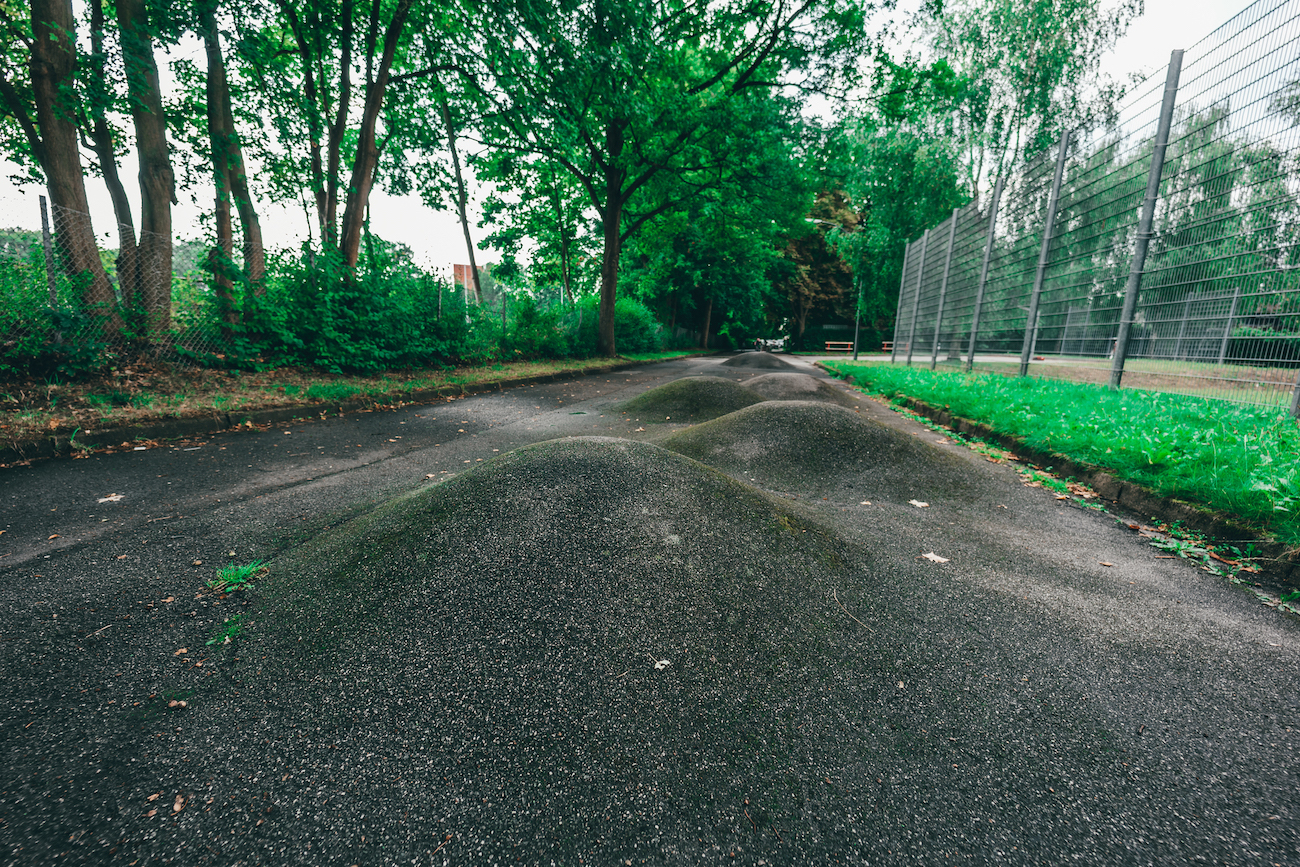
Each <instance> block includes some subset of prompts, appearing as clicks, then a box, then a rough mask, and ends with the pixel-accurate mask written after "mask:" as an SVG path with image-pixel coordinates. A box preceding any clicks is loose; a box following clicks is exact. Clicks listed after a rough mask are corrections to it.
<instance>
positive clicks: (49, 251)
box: [40, 196, 59, 307]
mask: <svg viewBox="0 0 1300 867" xmlns="http://www.w3.org/2000/svg"><path fill="white" fill-rule="evenodd" d="M40 199H41V240H42V241H44V243H45V282H46V283H47V284H49V287H50V306H51V307H55V306H57V305H58V303H59V292H58V289H57V288H56V282H55V276H54V247H53V245H52V244H51V243H50V212H49V210H48V209H47V207H46V204H45V197H44V196H41V197H40Z"/></svg>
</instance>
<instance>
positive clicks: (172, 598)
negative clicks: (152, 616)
mask: <svg viewBox="0 0 1300 867" xmlns="http://www.w3.org/2000/svg"><path fill="white" fill-rule="evenodd" d="M175 601H176V597H175V596H168V597H167V598H166V599H164V600H163V602H175Z"/></svg>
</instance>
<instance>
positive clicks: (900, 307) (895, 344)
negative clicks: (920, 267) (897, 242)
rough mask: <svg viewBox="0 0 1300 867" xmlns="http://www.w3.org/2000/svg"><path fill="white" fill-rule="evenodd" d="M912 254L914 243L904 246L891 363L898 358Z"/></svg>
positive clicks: (891, 344) (891, 345) (890, 349)
mask: <svg viewBox="0 0 1300 867" xmlns="http://www.w3.org/2000/svg"><path fill="white" fill-rule="evenodd" d="M910 252H912V242H911V241H908V242H907V243H906V244H904V245H903V273H902V274H900V275H898V306H897V307H896V308H895V309H894V339H893V342H891V343H890V345H889V363H890V364H893V363H894V360H895V359H897V358H898V343H899V340H898V337H899V335H898V320H899V318H900V317H902V315H903V289H904V288H906V286H907V254H908V253H910Z"/></svg>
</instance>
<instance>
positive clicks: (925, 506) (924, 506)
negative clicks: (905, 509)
mask: <svg viewBox="0 0 1300 867" xmlns="http://www.w3.org/2000/svg"><path fill="white" fill-rule="evenodd" d="M907 502H909V503H911V504H912V505H913V506H916V507H917V508H918V509H928V508H930V504H929V503H922V502H921V501H920V500H908V501H907Z"/></svg>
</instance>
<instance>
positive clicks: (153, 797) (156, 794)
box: [145, 792, 162, 801]
mask: <svg viewBox="0 0 1300 867" xmlns="http://www.w3.org/2000/svg"><path fill="white" fill-rule="evenodd" d="M161 794H162V792H154V793H153V794H152V795H150V796H149V797H147V798H145V800H146V801H156V800H158V797H159V796H160V795H161Z"/></svg>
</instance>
